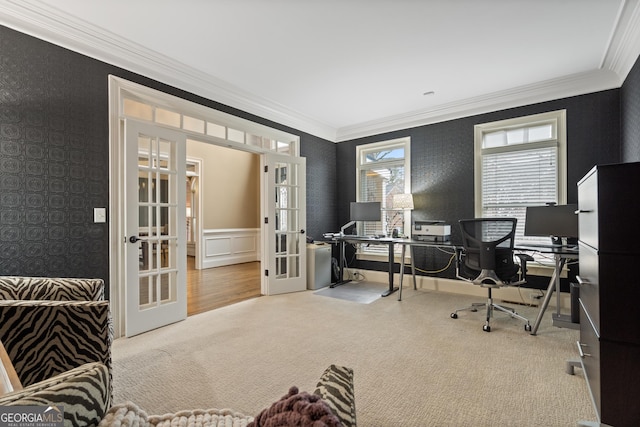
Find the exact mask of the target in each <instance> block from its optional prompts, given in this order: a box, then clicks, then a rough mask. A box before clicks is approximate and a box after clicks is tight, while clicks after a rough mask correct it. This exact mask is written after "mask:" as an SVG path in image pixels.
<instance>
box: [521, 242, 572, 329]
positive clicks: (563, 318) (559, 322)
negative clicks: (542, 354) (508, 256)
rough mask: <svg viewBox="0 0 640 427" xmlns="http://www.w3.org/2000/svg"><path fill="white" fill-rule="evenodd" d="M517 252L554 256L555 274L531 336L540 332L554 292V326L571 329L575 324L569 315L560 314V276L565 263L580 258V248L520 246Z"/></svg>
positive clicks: (550, 281)
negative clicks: (541, 323) (539, 328)
mask: <svg viewBox="0 0 640 427" xmlns="http://www.w3.org/2000/svg"><path fill="white" fill-rule="evenodd" d="M514 249H515V250H517V251H536V252H540V253H543V254H549V255H553V258H554V262H555V266H554V269H553V274H552V275H551V279H550V280H549V286H548V287H547V294H546V295H545V296H544V300H543V302H542V305H541V306H540V312H539V313H538V317H537V318H536V321H535V323H534V324H533V328H532V329H531V335H535V334H536V332H537V331H538V327H539V326H540V322H541V321H542V316H543V315H544V312H545V311H546V309H547V307H548V306H549V301H551V295H552V294H553V291H555V292H556V312H555V313H553V315H552V318H553V325H554V326H558V327H565V328H571V327H573V323H572V322H571V318H570V317H569V316H567V315H563V314H561V313H560V274H561V273H562V269H563V268H564V265H565V263H566V262H567V260H568V259H577V258H578V247H577V246H575V245H572V246H553V245H549V246H545V245H535V246H528V245H518V246H516V247H515V248H514Z"/></svg>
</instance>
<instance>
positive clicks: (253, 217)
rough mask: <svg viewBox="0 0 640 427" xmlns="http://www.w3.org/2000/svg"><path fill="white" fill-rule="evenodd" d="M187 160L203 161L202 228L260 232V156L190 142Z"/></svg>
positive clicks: (201, 180)
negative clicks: (242, 229)
mask: <svg viewBox="0 0 640 427" xmlns="http://www.w3.org/2000/svg"><path fill="white" fill-rule="evenodd" d="M187 157H194V158H198V159H202V171H201V174H200V186H199V187H200V189H201V191H202V227H203V228H204V229H206V230H208V229H228V228H259V227H260V222H259V217H260V174H259V172H260V156H259V155H257V154H253V153H248V152H245V151H240V150H235V149H231V148H227V147H220V146H216V145H212V144H207V143H204V142H199V141H193V140H187Z"/></svg>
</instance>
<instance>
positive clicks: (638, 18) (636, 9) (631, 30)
mask: <svg viewBox="0 0 640 427" xmlns="http://www.w3.org/2000/svg"><path fill="white" fill-rule="evenodd" d="M638 55H640V1H639V0H627V1H625V2H624V3H623V4H622V7H621V8H620V13H619V15H618V22H617V25H616V27H615V29H614V31H613V34H612V35H611V41H610V43H609V47H608V49H607V51H606V53H605V55H604V58H603V60H602V65H601V68H603V69H605V70H612V71H614V72H615V73H616V74H618V75H619V76H620V77H621V80H622V81H621V82H620V84H622V83H623V82H624V79H625V78H626V76H627V75H628V74H629V72H630V71H631V68H632V67H633V64H635V62H636V60H637V59H638Z"/></svg>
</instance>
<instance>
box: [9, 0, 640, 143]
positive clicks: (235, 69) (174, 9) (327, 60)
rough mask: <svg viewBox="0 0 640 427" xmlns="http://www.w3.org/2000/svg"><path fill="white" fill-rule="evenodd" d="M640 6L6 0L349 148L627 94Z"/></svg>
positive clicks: (409, 0)
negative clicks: (542, 105)
mask: <svg viewBox="0 0 640 427" xmlns="http://www.w3.org/2000/svg"><path fill="white" fill-rule="evenodd" d="M639 2H640V0H626V1H625V0H422V1H421V0H208V1H207V0H182V1H180V2H178V1H175V0H109V1H104V0H0V24H3V25H7V26H9V27H12V28H15V29H18V30H20V31H24V32H26V33H29V34H33V35H35V36H37V37H40V38H43V39H45V40H49V41H52V42H54V43H56V44H59V45H61V46H64V47H67V48H69V49H72V50H75V51H78V52H81V53H83V54H86V55H89V56H92V57H95V58H97V59H100V60H103V61H106V62H109V63H112V64H114V65H118V66H121V67H124V68H127V69H130V70H132V71H135V72H139V73H141V74H144V75H147V76H149V77H152V78H155V79H157V80H159V81H162V82H164V83H167V84H170V85H173V86H176V87H180V88H182V89H185V90H188V91H190V92H194V93H196V94H198V95H202V96H204V97H207V98H210V99H213V100H216V101H219V102H222V103H225V104H228V105H231V106H233V107H236V108H240V109H242V110H245V111H248V112H251V113H254V114H257V115H259V116H262V117H265V118H268V119H271V120H274V121H277V122H279V123H282V124H285V125H289V126H292V127H294V128H297V129H299V130H302V131H305V132H308V133H311V134H314V135H317V136H320V137H323V138H326V139H329V140H331V141H342V140H346V139H350V138H355V137H360V136H365V135H370V134H376V133H381V132H384V131H388V130H395V129H400V128H406V127H410V126H417V125H421V124H426V123H433V122H437V121H442V120H447V119H451V118H455V117H460V116H465V115H470V114H477V113H481V112H486V111H492V110H496V109H501V108H509V107H513V106H517V105H524V104H529V103H532V102H541V101H545V100H549V99H557V98H561V97H564V96H572V95H577V94H582V93H589V92H594V91H598V90H604V89H610V88H615V87H620V85H621V84H622V82H623V81H624V78H625V77H626V75H627V74H628V72H629V70H630V68H631V66H632V65H633V63H634V62H635V60H636V59H637V57H638V54H639V53H640V25H639V23H640V18H639V17H638V16H639V15H640V7H639V6H638V3H639ZM428 91H434V92H435V93H434V94H433V95H424V93H425V92H428Z"/></svg>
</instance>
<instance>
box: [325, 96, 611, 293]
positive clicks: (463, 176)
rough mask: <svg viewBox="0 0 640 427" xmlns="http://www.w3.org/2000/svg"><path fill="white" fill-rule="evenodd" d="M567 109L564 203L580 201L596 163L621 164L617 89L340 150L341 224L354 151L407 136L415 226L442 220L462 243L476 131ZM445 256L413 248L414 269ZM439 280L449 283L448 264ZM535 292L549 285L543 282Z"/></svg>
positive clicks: (470, 212) (470, 213) (379, 265)
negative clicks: (580, 188)
mask: <svg viewBox="0 0 640 427" xmlns="http://www.w3.org/2000/svg"><path fill="white" fill-rule="evenodd" d="M560 109H566V110H567V158H568V160H567V161H568V165H567V175H568V176H567V180H568V181H567V182H568V195H567V197H568V200H567V201H568V203H575V202H577V197H578V196H577V182H578V181H579V180H580V179H581V178H582V177H583V176H584V174H585V173H587V172H588V171H589V170H590V169H591V168H592V167H593V166H594V165H595V164H598V163H616V162H619V161H620V125H619V123H620V90H619V89H614V90H608V91H602V92H597V93H592V94H588V95H581V96H576V97H571V98H565V99H559V100H554V101H550V102H545V103H540V104H534V105H528V106H524V107H519V108H512V109H508V110H502V111H496V112H492V113H487V114H481V115H477V116H472V117H465V118H462V119H457V120H451V121H446V122H442V123H436V124H431V125H425V126H419V127H415V128H411V129H405V130H401V131H397V132H390V133H387V134H382V135H376V136H372V137H367V138H360V139H356V140H352V141H348V142H344V143H340V144H338V147H337V150H338V153H337V158H338V170H337V175H338V181H339V182H340V183H341V185H340V188H341V191H340V192H339V193H338V219H339V222H341V223H346V222H347V221H348V218H349V210H348V209H349V202H351V201H355V197H356V183H355V167H356V156H355V151H356V146H357V145H360V144H366V143H372V142H378V141H385V140H389V139H395V138H401V137H407V136H408V137H411V185H412V190H411V191H412V193H413V194H414V204H415V210H413V211H412V220H444V221H445V222H446V223H448V224H451V226H452V227H451V231H452V239H453V240H454V241H455V240H458V241H459V239H460V231H459V227H458V226H457V221H458V220H459V219H462V218H473V217H474V132H473V128H474V125H476V124H480V123H486V122H492V121H496V120H503V119H509V118H513V117H519V116H525V115H529V114H536V113H542V112H547V111H554V110H560ZM448 260H449V256H448V255H446V254H442V253H440V252H438V251H434V250H429V249H420V248H416V267H417V268H419V269H422V270H427V271H433V270H438V269H440V268H442V267H444V266H446V265H447V262H448ZM356 267H358V268H363V269H370V270H379V271H382V270H386V268H387V264H386V262H372V261H359V262H357V265H356ZM438 276H441V277H448V278H454V277H455V267H454V266H453V265H452V266H450V267H449V268H448V269H447V270H446V271H445V272H443V273H440V274H438ZM537 286H544V287H546V284H545V283H541V284H540V285H537Z"/></svg>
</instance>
